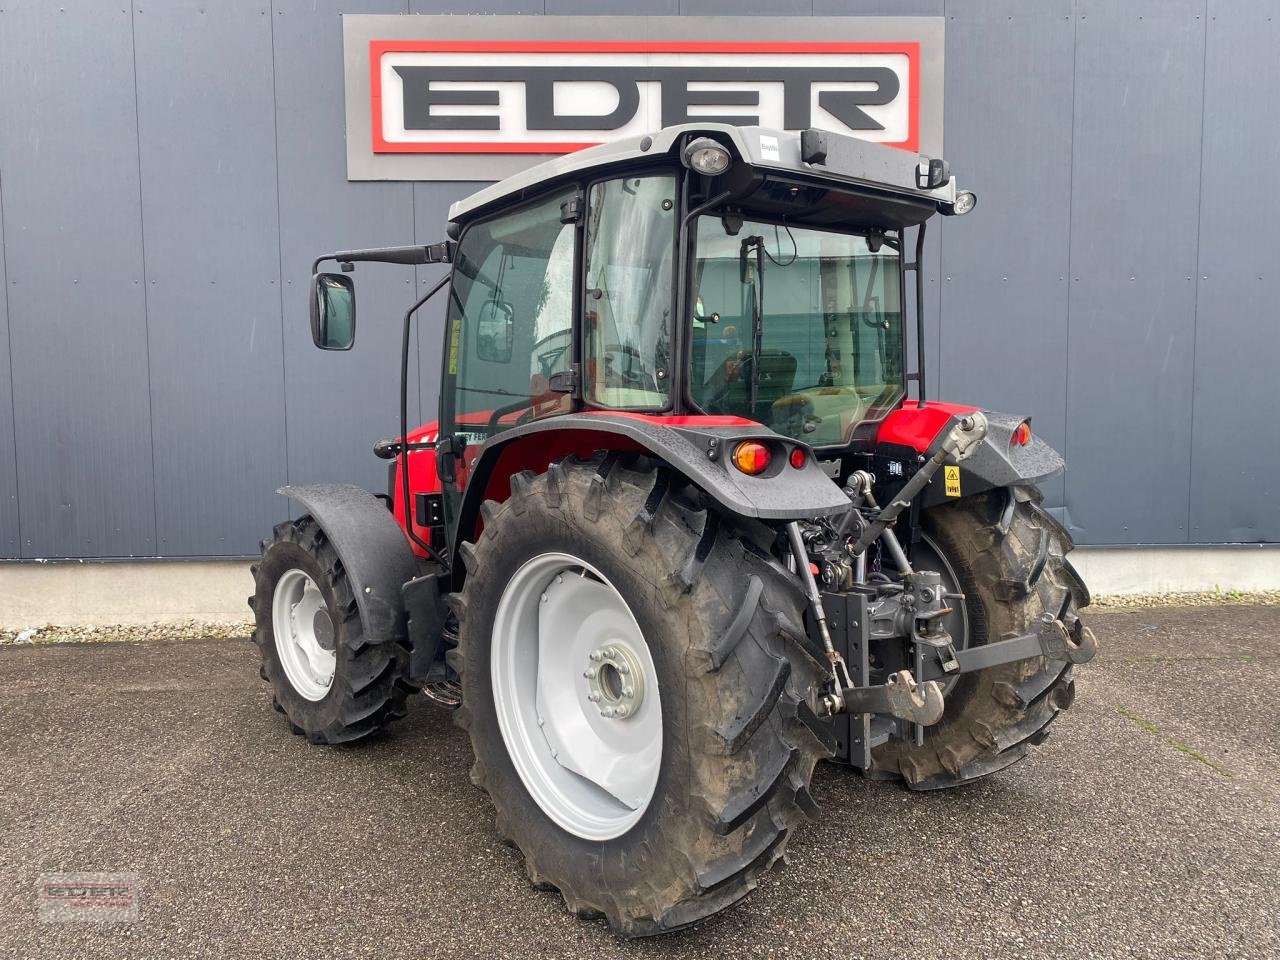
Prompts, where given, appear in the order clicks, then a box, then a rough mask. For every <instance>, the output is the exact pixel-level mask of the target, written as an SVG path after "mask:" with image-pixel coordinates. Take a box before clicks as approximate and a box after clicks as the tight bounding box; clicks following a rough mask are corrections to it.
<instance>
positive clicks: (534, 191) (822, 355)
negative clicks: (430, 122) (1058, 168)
mask: <svg viewBox="0 0 1280 960" xmlns="http://www.w3.org/2000/svg"><path fill="white" fill-rule="evenodd" d="M871 167H875V168H878V172H879V176H880V177H881V178H882V180H881V181H878V182H873V181H871V180H869V179H865V178H860V177H858V176H857V174H858V173H859V172H860V171H865V170H867V169H868V168H871ZM959 196H960V197H961V198H962V200H961V203H960V205H959V207H958V208H957V204H956V197H957V194H956V191H955V185H954V182H953V180H952V179H951V178H950V177H949V175H948V174H947V171H946V165H945V164H942V163H941V162H940V161H929V160H925V159H921V158H917V157H915V156H913V155H910V154H906V153H903V152H901V151H898V150H894V149H891V148H887V147H879V146H876V145H874V144H866V143H863V142H861V141H856V140H852V139H850V138H843V137H836V136H835V135H834V134H826V133H821V132H818V131H808V132H806V133H805V134H804V135H803V136H801V135H796V134H787V133H782V132H779V131H767V130H763V129H760V128H736V127H731V126H725V125H715V124H708V125H693V126H686V127H676V128H672V129H669V130H664V131H662V132H661V133H660V134H658V135H657V136H656V137H643V138H636V139H634V140H631V141H623V142H621V143H615V144H608V145H604V146H601V147H596V148H594V149H589V150H584V151H581V152H580V153H576V154H573V155H570V156H568V157H565V158H561V159H558V160H553V161H551V162H549V163H545V164H542V165H541V166H539V167H536V168H534V169H533V170H531V171H528V172H527V173H525V174H522V175H518V176H517V177H513V178H511V179H510V180H507V181H504V182H503V183H502V184H499V185H497V186H495V187H491V188H489V189H487V190H482V191H481V192H480V193H478V194H477V195H476V196H474V197H472V198H469V199H468V200H465V201H462V202H461V203H458V204H455V205H454V207H453V208H452V210H451V211H450V217H451V223H450V232H451V234H452V235H453V236H454V237H455V239H456V241H457V249H456V253H455V267H454V271H455V273H454V281H453V288H452V292H453V296H452V297H451V301H450V306H449V320H448V324H449V350H448V351H447V355H446V367H445V384H444V394H445V409H444V411H443V412H444V414H445V416H444V419H443V420H442V423H441V426H442V429H444V430H445V432H446V433H447V432H448V429H449V428H450V427H454V426H456V427H457V432H458V433H460V434H462V435H464V436H465V437H466V439H467V440H469V441H471V440H479V441H481V442H484V441H486V440H488V439H489V438H491V437H492V436H493V435H494V434H496V433H498V432H501V431H502V430H504V429H510V428H511V427H513V426H516V425H519V424H520V423H524V422H528V421H529V420H531V419H536V418H540V417H546V416H553V415H555V414H558V413H566V412H571V411H581V410H598V411H628V412H635V413H644V414H652V415H663V414H669V415H670V414H674V415H694V416H696V415H713V416H715V415H719V416H733V417H739V418H742V419H746V420H751V421H754V422H757V423H760V424H763V425H765V426H767V427H769V428H771V429H772V430H774V431H776V432H778V433H780V434H782V435H784V436H789V437H792V438H794V439H796V440H801V441H803V442H804V443H806V444H807V445H809V446H816V447H838V446H843V445H845V444H847V443H848V442H849V440H850V438H851V436H852V433H853V430H854V428H855V427H856V426H858V425H859V424H862V423H865V422H867V421H869V420H877V419H880V418H882V417H883V416H884V415H885V414H886V413H888V412H889V411H890V410H892V409H893V408H894V407H895V406H897V405H898V404H899V403H900V402H901V401H902V399H903V398H904V397H905V396H906V376H907V372H906V370H905V367H904V356H905V347H906V340H907V338H906V329H905V324H904V311H903V303H904V295H903V280H904V275H905V274H904V268H905V267H906V264H905V261H904V258H903V232H904V230H905V229H906V228H907V227H909V226H914V225H916V224H919V223H921V222H923V220H925V219H926V218H927V217H928V216H930V215H931V214H932V213H934V212H935V211H936V210H938V209H942V210H943V211H944V212H954V211H956V210H957V209H959V210H960V211H961V212H964V211H967V210H968V209H970V208H971V207H972V195H971V194H961V195H959ZM500 398H506V400H505V401H503V402H499V400H500ZM484 414H488V416H487V417H485V416H483V415H484Z"/></svg>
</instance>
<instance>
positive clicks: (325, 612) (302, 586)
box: [271, 567, 338, 700]
mask: <svg viewBox="0 0 1280 960" xmlns="http://www.w3.org/2000/svg"><path fill="white" fill-rule="evenodd" d="M271 629H272V632H273V633H274V634H275V638H276V653H277V654H279V656H280V665H281V666H282V667H284V673H285V676H286V677H288V679H289V683H290V685H292V687H293V689H294V690H296V691H297V692H298V694H299V696H301V697H304V698H305V699H307V700H323V699H324V697H325V694H327V693H328V692H329V688H330V687H331V686H333V671H334V669H335V667H336V666H337V663H338V658H337V655H336V654H335V652H334V624H333V618H332V617H331V616H330V614H329V607H328V604H326V603H325V602H324V594H322V593H321V592H320V588H319V587H318V586H316V582H315V581H314V580H312V579H311V577H310V576H308V575H307V574H306V573H305V572H304V571H302V570H299V569H297V568H296V567H295V568H294V569H292V570H286V571H285V572H284V573H283V574H282V575H281V577H280V579H279V580H278V581H277V582H276V589H275V593H274V594H272V596H271Z"/></svg>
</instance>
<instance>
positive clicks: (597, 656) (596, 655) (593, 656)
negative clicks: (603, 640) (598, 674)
mask: <svg viewBox="0 0 1280 960" xmlns="http://www.w3.org/2000/svg"><path fill="white" fill-rule="evenodd" d="M591 659H592V660H595V661H596V662H597V663H599V662H600V661H601V660H603V659H604V654H603V653H601V652H600V651H599V650H592V651H591Z"/></svg>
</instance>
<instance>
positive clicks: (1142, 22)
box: [1065, 0, 1205, 543]
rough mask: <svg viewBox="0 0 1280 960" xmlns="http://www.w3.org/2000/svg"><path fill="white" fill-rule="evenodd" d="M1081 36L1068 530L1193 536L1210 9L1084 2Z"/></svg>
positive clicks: (1119, 539)
mask: <svg viewBox="0 0 1280 960" xmlns="http://www.w3.org/2000/svg"><path fill="white" fill-rule="evenodd" d="M1077 9H1078V10H1079V13H1080V17H1079V19H1078V21H1077V24H1076V28H1077V33H1076V64H1075V129H1074V149H1073V159H1074V164H1073V174H1072V200H1071V202H1072V216H1071V289H1070V293H1069V296H1070V325H1071V326H1070V335H1069V341H1068V343H1069V349H1068V368H1067V440H1066V448H1065V454H1066V457H1067V463H1068V464H1069V465H1070V467H1069V469H1070V473H1069V474H1068V477H1067V520H1068V528H1069V529H1070V530H1071V531H1072V533H1074V534H1078V535H1079V539H1080V540H1081V541H1083V542H1087V543H1135V542H1136V543H1180V542H1183V541H1185V540H1186V539H1187V503H1188V495H1189V489H1188V480H1187V472H1188V464H1189V462H1190V455H1191V447H1190V433H1189V430H1188V422H1189V420H1190V417H1191V391H1192V384H1191V373H1192V356H1191V354H1192V346H1193V341H1194V326H1195V280H1194V275H1195V270H1196V247H1197V243H1196V230H1197V221H1198V216H1199V211H1198V208H1197V206H1198V205H1197V203H1196V198H1197V197H1198V196H1199V193H1200V134H1201V118H1202V111H1201V92H1202V87H1203V64H1204V36H1205V21H1204V3H1203V0H1177V2H1169V0H1145V2H1140V3H1124V4H1117V3H1111V2H1088V0H1086V2H1081V3H1080V4H1079V5H1078V8H1077Z"/></svg>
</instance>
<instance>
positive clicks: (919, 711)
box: [841, 670, 943, 726]
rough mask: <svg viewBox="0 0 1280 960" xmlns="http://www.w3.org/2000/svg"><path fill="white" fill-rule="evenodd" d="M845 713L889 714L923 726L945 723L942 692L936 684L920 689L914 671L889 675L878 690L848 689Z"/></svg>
mask: <svg viewBox="0 0 1280 960" xmlns="http://www.w3.org/2000/svg"><path fill="white" fill-rule="evenodd" d="M841 699H843V700H844V704H845V711H844V712H845V713H887V714H889V715H890V716H894V717H897V718H898V719H899V720H909V721H911V722H912V723H918V724H921V725H922V726H928V725H929V724H931V723H937V722H938V721H939V720H941V719H942V708H943V700H942V688H941V687H939V686H938V684H937V683H935V682H934V681H932V680H926V681H925V682H924V683H921V684H919V685H917V684H916V682H915V679H914V678H913V677H912V676H911V671H910V670H899V671H898V672H897V673H892V674H890V675H889V679H888V682H886V683H883V684H880V685H878V686H874V687H846V688H845V689H844V691H843V692H842V693H841Z"/></svg>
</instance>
